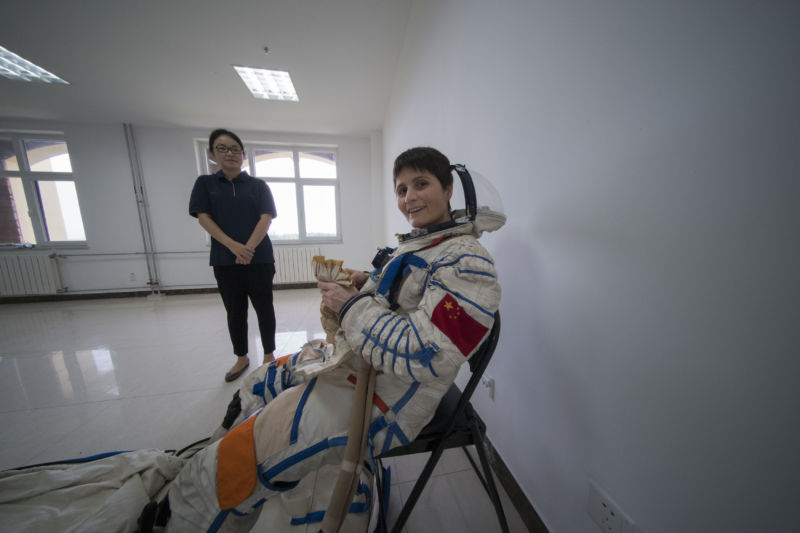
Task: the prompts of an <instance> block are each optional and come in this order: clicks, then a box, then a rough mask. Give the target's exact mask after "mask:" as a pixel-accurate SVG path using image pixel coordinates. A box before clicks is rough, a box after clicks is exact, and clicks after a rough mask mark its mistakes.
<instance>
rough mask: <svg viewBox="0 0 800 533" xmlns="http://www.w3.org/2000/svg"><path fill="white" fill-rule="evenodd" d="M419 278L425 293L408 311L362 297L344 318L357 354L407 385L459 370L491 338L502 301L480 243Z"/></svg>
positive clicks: (436, 264) (432, 266) (343, 324)
mask: <svg viewBox="0 0 800 533" xmlns="http://www.w3.org/2000/svg"><path fill="white" fill-rule="evenodd" d="M417 275H423V276H425V283H424V292H423V294H422V299H421V300H420V302H419V305H418V306H417V307H416V308H415V309H413V310H412V311H411V312H410V313H403V312H402V311H399V310H398V311H392V310H390V309H388V308H387V307H386V306H385V304H384V303H382V302H381V301H380V299H379V298H376V297H374V296H363V295H360V297H357V299H355V300H354V301H353V302H352V305H349V306H348V307H347V308H346V309H344V310H343V311H344V313H343V314H342V316H341V318H340V323H341V327H342V329H343V330H344V334H345V338H346V339H347V342H348V344H349V345H350V347H351V348H352V349H353V350H354V351H357V352H358V353H360V355H361V357H362V358H364V359H365V360H366V361H368V362H369V363H370V364H371V365H372V366H374V367H375V368H376V369H377V370H381V371H383V372H385V373H392V374H394V375H395V376H396V377H398V378H399V379H401V380H403V381H406V382H413V381H420V382H425V381H431V380H434V379H436V378H437V377H438V375H439V374H440V373H443V372H444V373H449V372H456V371H457V370H458V367H459V366H461V364H463V363H464V362H465V361H467V360H468V359H469V357H470V356H471V355H472V354H473V353H475V351H476V350H477V348H478V347H479V346H480V344H481V342H483V340H484V339H485V338H486V336H487V335H488V333H489V330H491V328H492V325H493V322H494V313H495V311H496V310H497V307H498V305H499V302H500V285H499V284H498V283H497V273H496V271H495V268H494V263H493V261H492V258H491V257H490V256H489V254H488V252H486V250H485V249H483V247H482V246H480V244H478V243H477V241H475V242H474V243H473V244H472V245H471V246H467V247H460V248H459V249H458V250H457V251H456V253H448V254H446V256H442V257H440V258H439V259H438V260H434V261H433V262H432V263H431V264H430V271H429V272H425V271H422V272H419V273H418V274H417ZM401 292H402V291H401Z"/></svg>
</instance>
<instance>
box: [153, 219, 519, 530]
mask: <svg viewBox="0 0 800 533" xmlns="http://www.w3.org/2000/svg"><path fill="white" fill-rule="evenodd" d="M504 221H505V218H504V217H502V215H501V218H500V219H499V220H498V219H494V220H490V221H489V222H488V223H485V222H482V221H481V216H480V214H479V215H478V218H477V219H476V220H474V221H472V222H466V223H462V224H460V225H455V226H454V227H450V228H448V229H444V230H440V231H437V232H434V233H429V234H425V235H422V236H419V237H413V236H410V237H409V236H406V237H405V238H403V239H402V240H401V242H400V244H399V246H398V247H397V248H396V249H395V250H393V251H391V253H390V257H389V261H388V262H385V263H384V265H383V266H382V267H381V268H376V270H374V271H373V272H372V273H371V274H370V278H369V280H368V281H367V282H366V284H365V285H364V287H362V289H361V292H360V293H359V294H358V295H356V296H355V297H353V298H352V299H350V300H349V301H348V302H347V303H346V304H345V305H344V307H343V308H342V310H341V312H340V318H339V324H340V329H339V331H338V332H337V337H336V342H335V345H330V344H325V343H324V342H317V341H315V343H312V344H308V345H306V346H305V347H304V349H303V350H301V351H300V352H298V353H297V354H293V355H290V356H285V357H282V358H280V359H278V360H277V361H274V362H272V363H270V364H269V365H264V366H262V367H260V368H258V369H256V370H255V371H254V372H253V373H251V374H250V375H249V376H247V378H246V380H245V384H244V385H243V386H242V388H241V390H240V395H241V400H242V409H243V412H242V415H241V416H240V417H239V419H238V421H237V422H238V423H237V424H236V425H235V426H234V427H233V429H231V431H230V432H228V433H227V435H225V437H224V438H222V439H221V440H219V441H217V442H215V443H214V444H212V445H210V446H208V447H207V448H205V449H203V450H202V451H201V452H199V453H198V454H197V455H196V456H195V457H193V458H192V459H191V460H190V461H189V462H188V463H187V464H186V466H185V467H184V468H183V470H182V471H181V473H180V474H179V475H178V477H177V478H176V480H175V481H174V482H173V484H172V486H171V487H170V490H169V502H170V508H171V518H170V520H169V522H168V524H167V531H170V532H183V531H192V532H195V531H247V530H249V529H250V527H251V526H252V525H253V524H254V523H255V521H256V520H257V519H258V515H259V512H260V509H261V506H262V504H263V503H264V501H265V500H266V499H268V498H270V497H271V496H273V495H275V494H276V493H281V492H284V493H285V492H286V491H291V490H292V489H294V488H295V487H296V486H297V485H298V482H299V481H300V480H301V479H302V478H304V477H305V476H306V475H307V474H309V473H312V472H314V471H317V470H318V469H320V468H321V467H322V466H323V465H330V464H333V465H338V464H339V463H340V462H341V460H342V452H343V449H344V445H345V444H346V441H347V428H348V420H349V413H350V408H351V405H352V403H353V400H352V396H353V390H354V385H353V381H355V376H356V375H357V374H358V368H359V365H360V364H361V361H362V360H365V361H367V362H369V364H371V365H372V366H373V367H374V368H375V369H376V371H377V376H376V380H375V395H374V405H373V407H372V423H371V425H370V427H369V436H368V446H369V451H370V453H372V454H374V455H378V454H380V453H382V452H385V451H386V450H388V449H390V448H393V447H396V446H399V445H403V444H406V443H408V442H410V441H412V440H413V439H414V438H415V437H416V436H417V434H418V433H419V431H420V430H421V429H422V428H423V427H424V426H425V425H426V424H427V423H428V422H429V421H430V419H431V418H432V417H433V414H434V412H435V411H436V407H437V406H438V404H439V401H440V400H441V398H442V396H443V395H444V394H445V392H446V391H447V390H448V388H449V387H450V385H451V384H452V382H453V380H454V379H455V377H456V375H457V373H458V370H459V367H460V366H461V365H462V364H463V363H464V362H465V361H467V360H468V359H469V357H470V356H471V355H472V354H473V353H474V352H475V351H476V350H477V348H478V347H479V346H480V344H481V343H482V341H483V340H484V339H485V337H486V336H487V334H488V333H489V331H490V329H491V327H492V324H493V320H494V313H495V311H496V310H497V308H498V306H499V303H500V292H501V291H500V285H499V284H498V281H497V274H496V271H495V267H494V262H493V260H492V258H491V257H490V256H489V254H488V252H487V251H486V249H484V248H483V246H481V244H480V243H479V242H478V241H477V237H479V236H480V234H481V233H482V232H483V231H484V230H487V231H489V230H494V229H497V228H498V227H500V226H501V225H502V224H503V222H504ZM370 490H371V487H360V489H359V491H358V492H359V494H357V495H356V496H357V497H356V500H357V501H356V503H354V504H353V506H352V507H351V511H358V510H359V505H358V502H359V501H361V502H362V504H363V505H362V507H361V508H362V509H365V508H366V507H368V505H369V501H368V498H369V491H370ZM326 505H327V502H314V505H313V509H312V511H316V514H315V513H314V512H311V513H309V515H308V516H307V517H305V518H303V517H301V519H300V520H299V521H298V522H297V523H303V520H304V519H307V520H308V521H312V520H315V519H319V517H320V514H321V512H320V511H319V509H321V511H324V509H325V508H326ZM293 523H294V522H293Z"/></svg>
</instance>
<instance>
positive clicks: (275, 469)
mask: <svg viewBox="0 0 800 533" xmlns="http://www.w3.org/2000/svg"><path fill="white" fill-rule="evenodd" d="M346 444H347V436H344V437H333V438H328V439H324V440H321V441H319V442H318V443H316V444H312V445H311V446H309V447H308V448H306V449H305V450H301V451H299V452H297V453H296V454H294V455H292V456H290V457H287V458H286V459H284V460H283V461H281V462H279V463H277V464H276V465H273V466H272V467H271V468H270V469H269V470H267V471H266V472H264V471H263V470H262V469H261V465H258V479H259V481H261V483H262V484H263V485H264V486H265V487H267V488H268V489H270V490H274V491H278V492H281V491H286V490H289V489H290V488H294V486H297V484H298V483H299V481H293V482H290V483H294V485H293V486H292V487H282V486H277V485H274V484H273V483H271V482H270V479H272V478H274V477H275V476H277V475H279V474H280V473H281V472H283V471H284V470H287V469H289V468H291V467H293V466H294V465H296V464H297V463H299V462H300V461H303V460H305V459H308V458H309V457H311V456H312V455H314V454H317V453H319V452H321V451H324V450H327V449H328V448H336V447H340V446H345V445H346ZM282 483H287V482H282Z"/></svg>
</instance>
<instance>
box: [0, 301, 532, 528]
mask: <svg viewBox="0 0 800 533" xmlns="http://www.w3.org/2000/svg"><path fill="white" fill-rule="evenodd" d="M275 309H276V316H277V322H278V328H277V338H276V340H277V350H276V355H282V354H285V353H289V352H294V351H296V350H297V349H298V348H299V347H300V345H302V343H303V342H305V341H306V340H307V339H312V338H322V337H324V335H323V334H322V328H321V326H320V324H319V293H318V291H317V290H316V289H299V290H278V291H275ZM255 325H256V318H255V315H254V313H253V312H252V310H251V316H250V346H251V349H252V348H254V347H258V351H257V352H255V353H251V365H257V364H258V363H260V361H261V357H262V353H261V347H260V340H259V339H258V337H257V336H258V329H257V327H255ZM0 331H1V332H2V334H0V428H1V429H0V470H5V469H9V468H14V467H20V466H25V465H30V464H36V463H41V462H48V461H56V460H62V459H69V458H77V457H85V456H90V455H94V454H97V453H103V452H108V451H117V450H132V449H139V448H158V449H180V448H183V447H184V446H186V445H188V444H190V443H192V442H195V441H197V440H199V439H202V438H205V437H207V436H209V435H210V434H211V433H212V432H213V431H214V429H215V428H216V427H217V426H218V425H219V423H220V421H221V420H222V417H223V415H224V412H225V407H226V405H227V403H228V401H229V400H230V397H231V395H232V394H233V393H234V392H235V391H236V390H237V389H238V387H239V385H238V381H237V382H234V383H225V382H224V381H223V379H222V378H223V375H224V373H225V371H226V370H227V369H228V367H230V365H231V364H232V363H233V356H232V355H231V350H230V341H229V338H228V333H227V328H226V324H225V317H224V311H223V308H222V303H221V302H220V300H219V296H218V295H215V294H197V295H181V296H162V297H160V298H149V297H148V298H114V299H99V300H81V301H70V302H48V303H26V304H4V305H0ZM424 459H425V457H424V456H415V457H406V458H401V459H394V460H392V462H391V463H389V464H390V465H391V466H392V476H393V477H392V490H391V498H392V502H391V503H392V505H391V510H390V519H391V518H392V516H393V515H394V513H397V512H399V508H400V506H401V505H402V502H403V501H405V498H407V496H408V494H409V493H410V491H411V487H412V485H413V482H414V480H415V479H416V476H417V475H418V474H419V472H420V471H421V469H422V466H423V464H424ZM500 491H501V498H502V501H503V507H504V510H505V512H506V516H507V519H508V522H509V526H510V528H511V531H513V532H521V531H525V526H524V524H523V522H522V520H521V518H520V517H519V515H518V514H517V512H516V510H515V509H514V507H513V506H512V505H511V503H510V501H509V500H508V497H507V496H506V494H505V491H503V490H502V488H501V489H500ZM263 526H264V524H262V523H261V522H259V524H257V526H256V528H255V529H254V530H259V531H260V530H266V529H263ZM405 529H406V531H407V532H408V533H414V532H440V531H454V532H455V531H458V532H470V531H474V532H476V533H478V532H480V533H486V532H492V531H499V526H498V524H497V520H496V517H495V516H494V512H493V509H492V506H491V503H490V501H489V498H488V496H487V495H486V493H485V492H484V491H483V488H482V487H481V486H480V482H479V481H478V479H477V477H476V476H475V474H474V473H473V472H472V469H471V466H470V464H469V462H468V461H467V459H466V458H465V457H464V455H463V453H462V452H461V451H460V450H451V451H448V452H446V454H445V456H444V457H443V458H442V460H441V461H440V463H439V466H438V467H437V470H436V471H435V472H434V477H433V478H432V479H431V480H430V481H429V482H428V486H427V488H426V490H425V492H424V493H423V495H422V498H421V500H420V502H418V503H417V506H416V509H415V511H414V513H412V515H411V518H410V520H409V522H408V524H407V526H406V528H405ZM270 530H272V529H271V528H270Z"/></svg>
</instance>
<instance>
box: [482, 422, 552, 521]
mask: <svg viewBox="0 0 800 533" xmlns="http://www.w3.org/2000/svg"><path fill="white" fill-rule="evenodd" d="M486 445H487V446H488V447H489V454H490V457H489V462H490V464H491V465H492V470H494V473H495V475H496V476H497V480H498V481H499V482H500V483H501V484H502V485H503V488H504V489H505V491H506V494H508V497H509V499H510V500H511V503H512V504H514V507H515V508H516V510H517V513H519V516H520V518H522V521H523V522H524V523H525V527H527V528H528V531H530V532H531V533H549V531H548V530H547V526H545V525H544V522H542V519H541V518H540V517H539V513H537V512H536V509H534V508H533V505H532V504H531V502H530V501H529V500H528V497H527V496H525V493H524V492H523V491H522V488H520V486H519V484H518V483H517V480H516V479H514V475H513V474H512V473H511V470H509V469H508V467H507V466H506V464H505V463H504V462H503V459H502V457H500V454H499V453H497V450H496V449H495V447H494V446H493V445H492V443H491V441H489V438H488V437H487V438H486Z"/></svg>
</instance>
